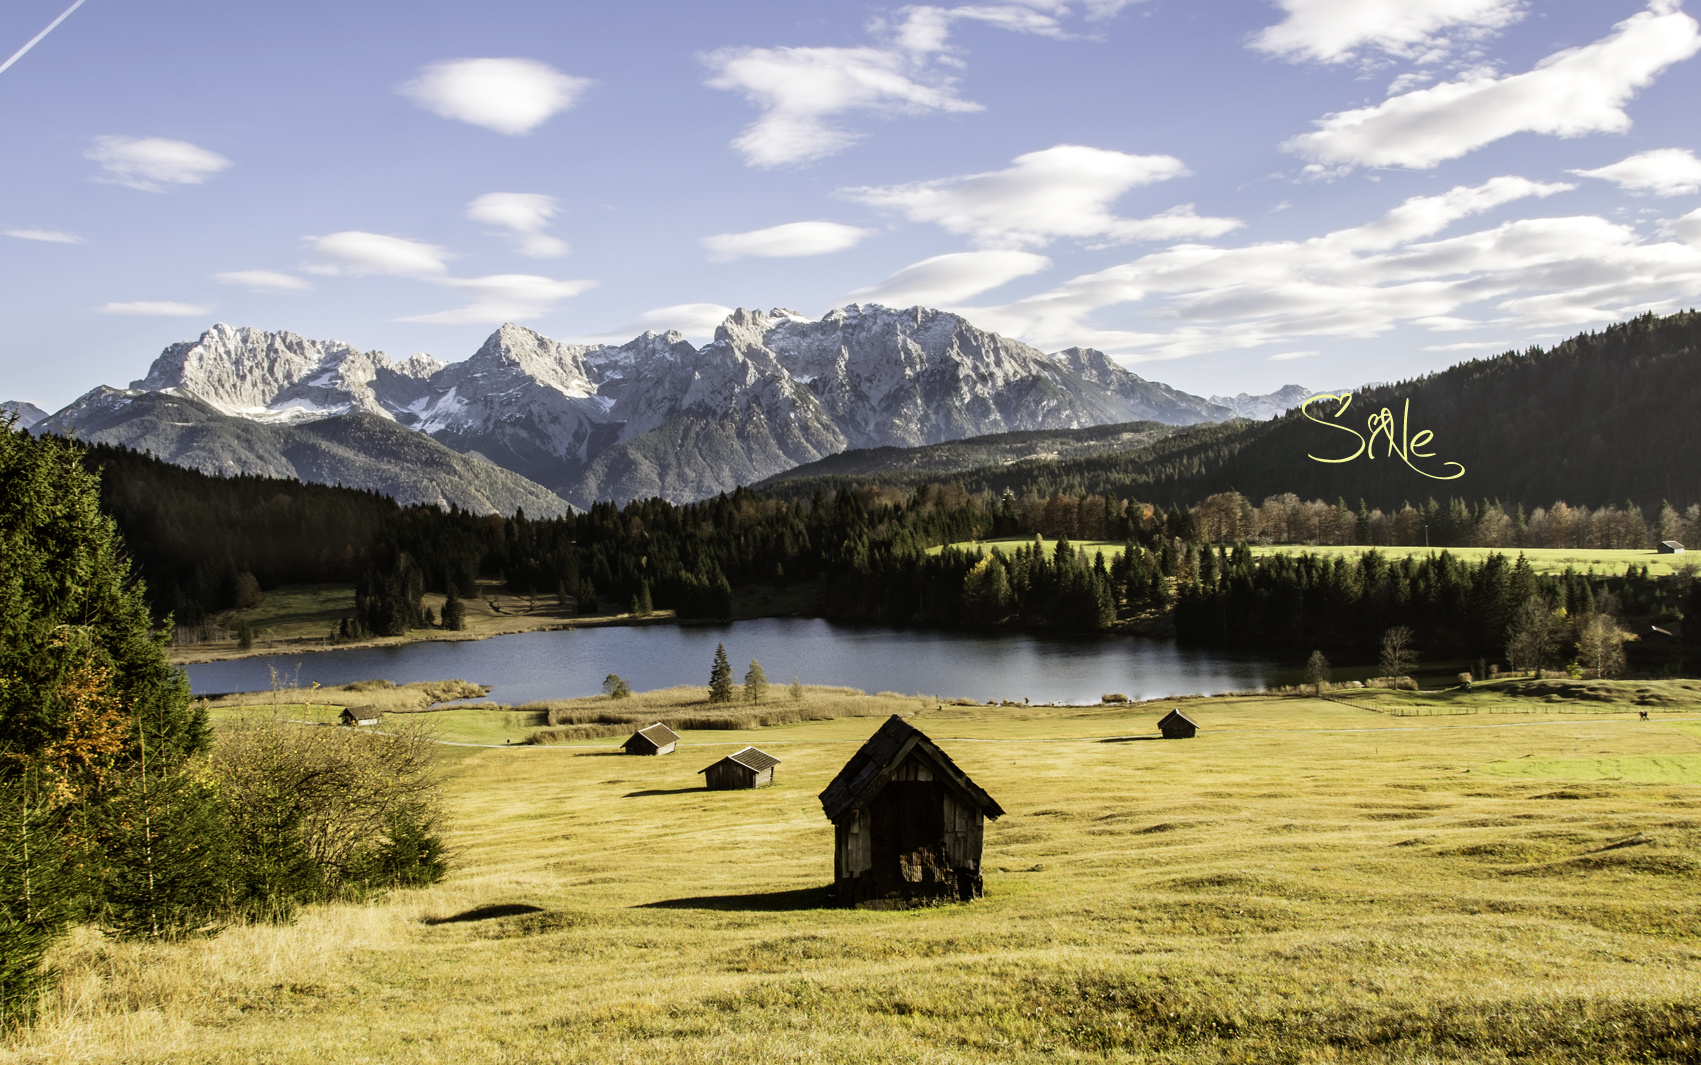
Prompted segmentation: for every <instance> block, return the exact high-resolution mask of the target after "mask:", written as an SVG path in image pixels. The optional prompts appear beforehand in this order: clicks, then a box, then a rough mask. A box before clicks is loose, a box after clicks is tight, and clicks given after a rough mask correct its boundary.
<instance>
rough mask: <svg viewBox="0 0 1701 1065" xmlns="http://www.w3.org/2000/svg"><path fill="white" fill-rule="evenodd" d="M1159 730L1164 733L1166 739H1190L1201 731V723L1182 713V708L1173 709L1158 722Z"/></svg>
mask: <svg viewBox="0 0 1701 1065" xmlns="http://www.w3.org/2000/svg"><path fill="white" fill-rule="evenodd" d="M1158 731H1159V732H1161V733H1163V734H1164V739H1166V740H1190V739H1192V738H1193V734H1194V733H1195V732H1198V731H1199V723H1198V722H1197V721H1194V720H1193V719H1192V718H1190V717H1188V716H1187V715H1186V714H1184V713H1182V712H1181V710H1180V708H1177V709H1174V710H1171V711H1170V712H1169V713H1167V714H1165V715H1164V716H1163V720H1162V721H1159V722H1158Z"/></svg>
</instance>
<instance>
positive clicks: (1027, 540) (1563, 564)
mask: <svg viewBox="0 0 1701 1065" xmlns="http://www.w3.org/2000/svg"><path fill="white" fill-rule="evenodd" d="M1033 542H1034V538H1033V537H1031V536H1014V537H1004V538H1001V539H993V540H965V541H962V542H960V543H955V544H951V545H949V546H951V547H955V548H957V549H959V550H962V551H974V550H975V549H976V548H979V549H980V550H982V551H986V552H991V551H992V550H993V549H994V548H998V549H1001V550H1003V551H1004V552H1005V553H1006V554H1008V553H1010V552H1013V551H1014V550H1015V549H1016V548H1018V547H1031V546H1033ZM1043 542H1044V544H1045V545H1046V547H1047V549H1048V550H1049V549H1050V547H1051V545H1052V544H1053V543H1054V541H1053V540H1051V539H1046V540H1044V541H1043ZM1069 543H1070V544H1071V545H1072V546H1075V547H1079V548H1082V549H1083V550H1085V551H1086V552H1087V555H1088V557H1089V558H1090V557H1092V555H1093V553H1094V552H1095V551H1103V552H1104V557H1105V561H1106V562H1109V561H1110V560H1111V559H1112V558H1114V557H1116V556H1117V555H1120V554H1122V551H1123V548H1124V547H1125V545H1124V544H1123V543H1122V541H1120V540H1071V541H1069ZM941 550H943V548H942V547H934V548H930V549H929V552H928V553H929V554H937V553H939V552H940V551H941ZM1368 550H1370V549H1369V548H1366V547H1361V546H1344V547H1343V546H1335V545H1328V544H1324V545H1317V544H1253V545H1252V555H1253V557H1254V558H1262V557H1264V556H1266V555H1300V554H1307V555H1324V556H1328V557H1338V556H1345V557H1347V558H1355V559H1356V558H1358V557H1359V556H1360V555H1362V554H1364V552H1366V551H1368ZM1376 550H1377V551H1380V552H1381V553H1382V554H1384V555H1386V556H1389V557H1394V558H1400V557H1405V556H1414V557H1415V556H1423V555H1427V554H1432V553H1433V554H1439V553H1441V552H1442V551H1444V550H1445V551H1446V552H1447V553H1448V554H1451V555H1453V556H1454V557H1456V558H1462V559H1465V560H1467V561H1470V562H1472V563H1477V562H1481V561H1482V560H1483V559H1485V558H1487V557H1488V556H1489V555H1497V554H1498V555H1505V556H1506V557H1507V558H1513V559H1515V558H1517V557H1518V556H1519V555H1520V554H1521V555H1523V556H1524V557H1525V559H1527V560H1528V561H1529V563H1530V568H1531V569H1533V570H1535V571H1536V572H1537V573H1563V572H1565V570H1566V569H1568V568H1569V569H1575V570H1576V571H1577V572H1578V573H1587V572H1588V571H1589V570H1591V569H1593V570H1594V571H1595V573H1596V574H1598V575H1600V576H1603V577H1604V576H1615V577H1616V576H1622V575H1623V574H1624V570H1625V567H1626V566H1637V567H1641V566H1647V567H1648V575H1649V576H1652V577H1666V576H1670V575H1671V574H1673V573H1676V572H1677V571H1678V570H1680V569H1682V568H1683V567H1684V566H1686V565H1687V566H1694V565H1696V564H1697V563H1696V562H1695V560H1694V559H1692V558H1691V557H1690V556H1689V555H1688V554H1687V553H1685V554H1681V555H1662V554H1659V553H1658V552H1655V551H1616V550H1605V549H1601V550H1596V549H1593V548H1569V547H1448V548H1440V547H1437V548H1433V549H1431V548H1423V547H1378V548H1376Z"/></svg>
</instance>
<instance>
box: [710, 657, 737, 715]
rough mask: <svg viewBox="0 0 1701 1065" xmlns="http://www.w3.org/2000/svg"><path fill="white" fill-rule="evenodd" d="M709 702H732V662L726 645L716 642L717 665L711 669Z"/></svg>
mask: <svg viewBox="0 0 1701 1065" xmlns="http://www.w3.org/2000/svg"><path fill="white" fill-rule="evenodd" d="M709 702H711V703H730V702H732V663H731V662H728V661H727V657H726V645H725V644H721V643H717V644H715V665H714V668H713V669H711V670H710V671H709Z"/></svg>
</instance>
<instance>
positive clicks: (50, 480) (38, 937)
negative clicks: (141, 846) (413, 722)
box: [0, 425, 209, 1023]
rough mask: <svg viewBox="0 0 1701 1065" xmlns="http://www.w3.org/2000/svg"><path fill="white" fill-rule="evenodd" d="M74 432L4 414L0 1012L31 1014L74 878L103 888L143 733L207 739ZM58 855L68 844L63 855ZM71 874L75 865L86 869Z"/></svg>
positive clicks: (183, 740) (168, 744) (180, 744)
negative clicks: (120, 805) (24, 426)
mask: <svg viewBox="0 0 1701 1065" xmlns="http://www.w3.org/2000/svg"><path fill="white" fill-rule="evenodd" d="M99 500H100V495H99V483H98V480H97V477H96V475H95V474H92V473H90V472H88V471H87V470H85V469H84V468H83V465H82V462H81V450H80V448H79V446H78V445H76V444H73V443H71V442H69V441H65V440H60V439H56V438H52V437H43V438H40V439H37V438H35V437H32V436H30V435H29V434H28V433H26V432H23V431H21V430H14V429H13V428H12V427H11V426H10V425H5V426H0V559H4V565H3V566H0V807H3V808H4V811H5V812H4V814H0V822H3V825H4V827H3V829H0V1020H3V1021H5V1022H10V1023H17V1022H20V1021H23V1020H25V1019H27V1017H28V1015H29V1012H30V1009H31V1007H32V1005H33V1003H34V1001H35V998H36V994H37V992H38V991H39V989H40V987H41V983H42V980H43V979H44V977H43V975H42V970H41V966H40V961H41V957H42V954H43V952H44V951H45V950H46V948H47V946H48V945H49V944H50V943H51V941H52V939H53V938H54V936H55V935H57V933H58V932H59V930H60V929H61V928H62V927H63V926H64V922H65V921H66V920H67V919H68V916H69V914H68V910H67V907H66V905H65V902H66V900H67V898H68V897H69V896H70V895H71V894H73V893H77V894H81V895H83V896H85V897H91V896H92V897H98V896H99V894H100V892H101V890H102V888H103V886H104V884H105V883H106V882H107V874H108V873H109V872H110V871H111V867H110V866H109V865H108V863H107V861H106V858H107V844H108V843H110V842H111V837H110V829H111V827H112V826H111V823H110V821H109V820H108V819H107V818H105V817H104V816H102V814H103V812H104V811H105V810H106V808H107V803H108V800H109V799H110V798H112V796H113V795H114V794H115V793H116V792H118V791H119V790H121V789H122V786H123V785H124V782H126V781H129V780H134V779H135V778H136V775H137V774H139V773H142V772H143V757H142V756H143V736H144V734H145V735H146V737H147V741H146V742H147V748H148V753H149V754H150V756H151V757H152V758H153V759H154V763H153V764H154V766H155V767H157V768H158V769H159V770H161V771H164V770H165V769H167V768H168V767H175V766H179V765H182V764H183V763H184V761H185V760H187V759H190V758H193V757H195V756H197V755H199V754H200V753H201V752H203V751H205V750H206V748H207V746H208V741H209V732H208V727H207V719H206V711H205V709H204V708H200V707H198V706H196V705H194V704H192V703H191V701H190V698H189V683H188V680H187V678H186V677H185V676H184V674H183V671H182V670H180V669H177V668H175V667H173V666H172V665H171V664H170V662H169V661H168V660H167V658H166V653H165V629H164V627H162V626H155V624H154V622H153V618H152V616H151V615H150V613H149V611H148V606H147V603H146V600H145V599H144V596H143V589H142V587H141V585H140V583H139V582H137V581H135V580H134V579H132V578H131V575H130V566H129V563H128V561H127V560H126V558H125V556H124V553H123V547H122V544H121V543H120V541H119V538H118V535H117V532H116V530H115V527H114V525H113V523H112V520H111V519H110V518H108V517H106V516H105V515H104V514H102V513H101V511H100V507H99ZM62 859H63V860H62ZM73 874H76V876H80V878H81V879H80V881H79V880H77V879H76V878H75V877H74V875H73Z"/></svg>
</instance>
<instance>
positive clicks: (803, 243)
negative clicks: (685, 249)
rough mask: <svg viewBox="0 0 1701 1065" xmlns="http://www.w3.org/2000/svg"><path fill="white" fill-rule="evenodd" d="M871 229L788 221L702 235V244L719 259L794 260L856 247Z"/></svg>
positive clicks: (714, 257) (837, 223)
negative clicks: (750, 228)
mask: <svg viewBox="0 0 1701 1065" xmlns="http://www.w3.org/2000/svg"><path fill="white" fill-rule="evenodd" d="M870 232H872V230H867V229H861V228H859V227H857V226H847V225H844V224H843V223H840V222H787V223H785V224H784V225H779V226H769V227H768V228H766V229H752V230H750V231H749V232H748V233H717V234H716V235H714V236H712V237H704V238H703V247H704V248H705V249H706V250H707V251H708V252H709V257H710V258H711V259H713V260H714V261H716V262H730V261H731V260H733V259H741V258H743V257H745V256H747V255H748V256H755V257H757V258H763V259H794V258H798V257H801V256H805V255H827V254H830V253H832V252H836V251H844V250H845V249H846V248H851V247H855V246H856V245H857V243H859V242H860V241H861V240H862V238H864V237H866V236H868V234H869V233H870Z"/></svg>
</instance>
